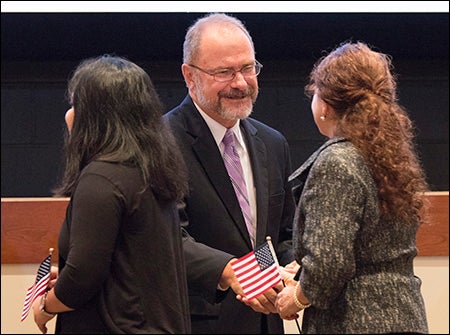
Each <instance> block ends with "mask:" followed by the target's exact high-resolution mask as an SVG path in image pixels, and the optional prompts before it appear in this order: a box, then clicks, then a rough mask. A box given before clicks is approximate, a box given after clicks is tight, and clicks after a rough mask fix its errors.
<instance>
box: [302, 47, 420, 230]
mask: <svg viewBox="0 0 450 335" xmlns="http://www.w3.org/2000/svg"><path fill="white" fill-rule="evenodd" d="M391 69H392V63H391V57H390V56H388V55H385V54H383V53H380V52H376V51H374V50H372V49H370V48H369V46H368V45H366V44H365V43H363V42H357V43H351V42H346V43H343V44H341V45H340V46H339V47H337V48H336V49H335V50H333V51H332V52H331V53H329V54H328V55H327V56H324V57H323V58H321V59H320V60H319V61H318V62H317V63H316V64H315V65H314V68H313V70H312V71H311V74H310V81H309V84H308V85H307V86H306V87H305V93H306V95H307V96H309V97H311V96H312V95H314V93H316V94H318V96H319V97H320V98H321V99H322V100H323V101H325V102H326V103H327V104H328V105H330V106H331V107H332V108H333V109H334V111H335V112H336V114H337V117H338V129H337V130H338V133H339V135H340V136H342V137H345V138H347V139H348V140H350V141H351V142H352V143H353V144H354V145H355V146H356V147H357V148H358V149H359V151H360V152H361V153H362V155H363V156H364V158H365V159H366V161H367V163H368V165H369V168H370V170H371V172H372V175H373V177H374V179H375V181H376V183H377V186H378V197H379V200H380V209H381V213H382V215H383V216H384V217H390V218H401V219H403V220H405V221H407V222H411V223H416V222H417V219H419V220H420V219H421V217H422V218H423V214H424V213H422V212H421V209H422V207H423V204H424V203H423V199H424V198H423V194H422V192H424V191H427V190H428V186H427V183H426V179H425V174H424V171H423V169H422V167H421V164H420V162H419V158H418V155H417V154H416V148H415V144H414V127H413V123H412V121H411V120H410V118H409V117H408V114H407V112H406V110H405V109H404V108H403V107H401V106H400V105H399V104H398V101H397V92H396V90H397V83H396V79H395V77H394V75H393V74H392V73H391ZM422 221H423V219H422Z"/></svg>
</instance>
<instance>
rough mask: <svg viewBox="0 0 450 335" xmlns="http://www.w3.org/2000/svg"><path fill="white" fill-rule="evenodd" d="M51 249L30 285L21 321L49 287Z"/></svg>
mask: <svg viewBox="0 0 450 335" xmlns="http://www.w3.org/2000/svg"><path fill="white" fill-rule="evenodd" d="M52 251H53V249H51V251H50V255H48V256H47V258H45V259H44V260H43V261H42V263H41V265H39V269H38V271H37V276H36V280H35V282H34V284H33V285H32V286H30V287H29V288H28V290H27V295H26V297H25V302H24V304H23V310H22V316H21V318H20V321H23V320H25V319H26V317H27V316H28V313H29V312H30V309H31V306H32V305H33V302H34V301H35V300H36V298H37V297H39V296H41V295H42V294H44V293H45V291H46V290H47V287H48V282H49V281H50V272H51V266H52V254H51V252H52Z"/></svg>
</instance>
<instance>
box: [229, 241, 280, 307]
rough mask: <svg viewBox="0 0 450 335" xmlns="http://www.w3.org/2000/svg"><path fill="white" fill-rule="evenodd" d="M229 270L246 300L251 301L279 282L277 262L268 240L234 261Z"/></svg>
mask: <svg viewBox="0 0 450 335" xmlns="http://www.w3.org/2000/svg"><path fill="white" fill-rule="evenodd" d="M231 268H232V269H233V270H234V273H235V275H236V277H237V280H238V281H239V284H240V285H241V287H242V290H243V291H244V294H245V296H246V297H247V298H248V299H253V298H254V297H256V296H258V295H260V294H262V293H264V292H266V291H268V290H269V289H270V288H272V287H274V286H275V285H277V284H278V283H279V282H281V275H280V271H279V270H278V261H277V258H276V255H275V254H274V252H273V249H272V245H271V241H270V240H269V241H266V242H265V243H264V244H262V245H260V246H259V247H258V248H257V249H255V250H254V251H251V252H249V253H248V254H246V255H245V256H242V257H241V258H238V259H236V260H235V261H234V262H233V263H232V264H231Z"/></svg>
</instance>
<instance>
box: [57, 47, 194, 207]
mask: <svg viewBox="0 0 450 335" xmlns="http://www.w3.org/2000/svg"><path fill="white" fill-rule="evenodd" d="M67 95H68V98H69V101H70V103H71V105H72V106H73V108H74V115H75V116H74V122H73V127H72V130H71V132H70V134H66V137H65V163H66V167H65V171H64V177H63V180H62V183H61V186H60V187H59V188H58V189H56V190H54V193H55V194H57V195H64V196H70V195H71V194H72V192H73V190H74V188H75V185H76V183H77V180H78V177H79V175H80V173H81V170H82V169H83V168H84V167H85V166H86V165H87V164H89V163H90V162H92V161H94V160H101V161H109V162H120V163H125V164H130V165H133V166H137V167H139V168H140V170H141V172H142V176H143V179H144V185H143V190H145V189H146V188H148V187H151V188H152V189H153V190H154V193H155V195H156V196H157V197H158V198H161V199H169V200H170V199H173V200H179V199H181V198H183V196H184V195H185V193H186V191H187V173H186V169H185V165H184V161H183V158H182V156H181V153H180V151H179V149H178V147H177V145H176V142H175V139H174V138H173V136H172V134H171V132H170V130H169V128H168V126H166V125H165V123H164V122H163V120H162V104H161V102H160V99H159V97H158V95H157V93H156V91H155V88H154V86H153V83H152V81H151V79H150V77H149V76H148V74H147V73H146V72H145V71H144V70H143V69H142V68H141V67H139V66H137V65H136V64H134V63H132V62H130V61H128V60H126V59H124V58H121V57H117V56H112V55H103V56H100V57H97V58H91V59H87V60H85V61H83V62H81V63H80V65H79V66H78V67H77V68H76V70H75V72H74V73H73V76H72V77H71V78H70V80H69V83H68V90H67Z"/></svg>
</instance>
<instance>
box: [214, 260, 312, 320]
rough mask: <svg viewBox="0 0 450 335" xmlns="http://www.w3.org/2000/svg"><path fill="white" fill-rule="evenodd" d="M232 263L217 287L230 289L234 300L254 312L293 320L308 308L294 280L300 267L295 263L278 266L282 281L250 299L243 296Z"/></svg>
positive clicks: (228, 265) (226, 268)
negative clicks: (272, 314)
mask: <svg viewBox="0 0 450 335" xmlns="http://www.w3.org/2000/svg"><path fill="white" fill-rule="evenodd" d="M232 263H233V260H232V261H230V262H229V263H228V264H227V266H226V267H225V269H224V271H223V273H222V277H221V281H220V283H219V287H221V288H222V289H225V288H228V287H230V288H231V289H232V290H233V292H234V293H235V294H236V299H238V300H239V301H241V302H242V303H244V304H246V305H247V306H249V307H250V308H252V309H253V310H254V311H255V312H260V313H264V314H270V313H278V314H279V315H280V317H281V318H282V319H285V320H294V319H297V318H298V317H299V314H298V312H299V311H301V310H303V309H304V308H306V307H309V303H308V302H307V298H306V297H305V296H304V295H303V293H302V292H301V287H300V285H299V282H297V281H296V280H294V276H295V274H296V273H297V271H298V270H299V269H300V265H299V264H298V263H297V262H296V261H293V262H291V263H289V264H287V265H286V266H284V267H282V266H280V267H279V271H280V276H281V279H282V281H280V282H279V283H278V284H276V285H275V286H273V287H272V288H271V289H269V290H267V291H265V292H264V293H261V294H259V295H257V296H256V297H254V298H251V299H249V298H247V297H246V295H245V294H244V291H243V289H242V287H241V284H240V283H239V281H238V279H237V277H236V275H235V273H234V271H233V269H232V267H231V265H232ZM301 301H303V302H301ZM305 301H306V303H305Z"/></svg>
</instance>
